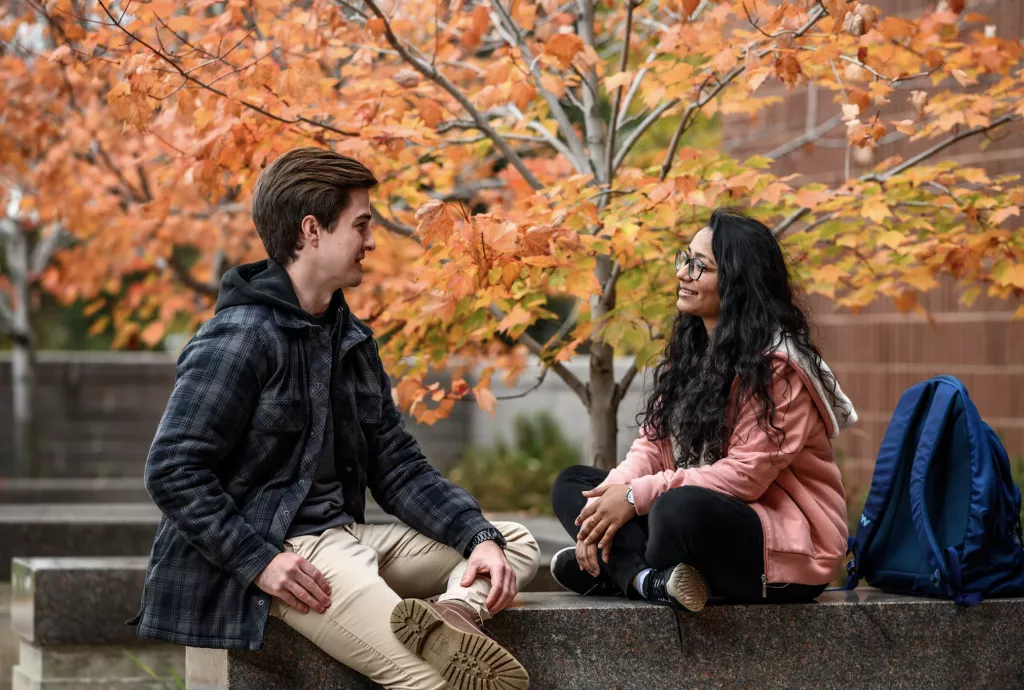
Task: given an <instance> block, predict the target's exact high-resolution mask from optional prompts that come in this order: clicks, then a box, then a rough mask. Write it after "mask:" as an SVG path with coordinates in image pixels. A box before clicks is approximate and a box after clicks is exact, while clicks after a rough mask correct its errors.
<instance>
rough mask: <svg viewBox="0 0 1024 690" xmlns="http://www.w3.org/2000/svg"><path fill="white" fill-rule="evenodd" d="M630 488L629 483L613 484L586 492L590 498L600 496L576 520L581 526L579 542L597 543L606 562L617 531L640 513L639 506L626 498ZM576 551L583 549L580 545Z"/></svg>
mask: <svg viewBox="0 0 1024 690" xmlns="http://www.w3.org/2000/svg"><path fill="white" fill-rule="evenodd" d="M627 491H629V487H628V486H627V485H625V484H610V485H608V486H599V487H597V488H595V489H591V490H590V491H584V492H583V495H584V496H586V497H587V498H597V500H596V501H594V502H593V503H591V504H590V505H588V506H587V507H586V508H584V509H583V512H581V513H580V514H579V517H577V518H576V524H577V525H579V526H580V533H579V535H578V536H577V537H576V543H577V544H580V543H586V544H596V545H597V548H598V549H599V550H600V551H601V559H602V560H603V561H604V562H605V563H607V562H608V558H609V556H610V555H611V550H612V539H613V538H614V537H615V533H616V532H618V531H619V528H621V527H622V526H623V525H624V524H626V523H627V522H629V521H630V520H631V519H632V518H633V517H635V516H636V508H635V507H634V506H633V504H632V503H630V502H629V501H627V500H626V492H627ZM576 553H577V554H578V553H579V548H577V550H576ZM577 560H578V559H577Z"/></svg>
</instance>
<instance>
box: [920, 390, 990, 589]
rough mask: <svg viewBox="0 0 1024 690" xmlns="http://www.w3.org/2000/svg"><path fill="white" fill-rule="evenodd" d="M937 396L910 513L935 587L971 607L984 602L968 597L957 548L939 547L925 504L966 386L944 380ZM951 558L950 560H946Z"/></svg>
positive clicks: (923, 433) (926, 428) (922, 444)
mask: <svg viewBox="0 0 1024 690" xmlns="http://www.w3.org/2000/svg"><path fill="white" fill-rule="evenodd" d="M935 383H936V386H935V393H934V395H933V397H932V400H931V405H930V407H929V410H928V416H927V418H926V419H925V421H924V426H923V427H922V429H921V435H920V437H919V439H918V442H917V451H916V452H915V454H914V464H913V466H912V467H911V470H910V511H911V514H912V515H913V518H914V520H913V522H914V530H915V532H917V540H918V542H919V543H920V545H921V548H922V549H923V550H924V553H925V558H926V559H927V560H928V564H929V565H930V566H931V567H932V568H935V575H934V576H933V579H934V580H935V583H936V584H940V583H941V584H943V585H944V586H945V588H946V590H947V593H948V594H949V595H950V596H952V597H953V599H954V601H956V603H958V604H963V605H965V606H971V605H973V604H976V603H978V602H979V601H981V595H980V594H977V593H972V594H966V593H964V591H963V586H962V581H961V577H960V557H959V555H958V554H957V553H956V549H955V548H954V547H948V548H946V549H945V550H943V548H942V547H941V546H940V544H939V541H938V539H937V538H936V537H935V532H934V531H933V530H932V522H931V518H930V516H929V515H928V505H927V503H926V502H925V495H924V485H925V480H926V479H927V477H928V470H929V469H931V464H932V461H933V460H934V459H935V451H936V448H937V446H938V442H939V440H940V439H941V438H942V433H943V431H945V428H946V423H947V422H948V420H949V419H950V417H951V416H952V415H951V413H952V411H953V408H954V407H955V405H956V399H957V396H958V395H960V394H961V392H962V391H963V384H961V383H960V382H959V381H957V380H956V379H952V380H949V379H948V378H947V377H941V380H937V381H935ZM947 559H948V560H947Z"/></svg>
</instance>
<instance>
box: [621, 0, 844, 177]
mask: <svg viewBox="0 0 1024 690" xmlns="http://www.w3.org/2000/svg"><path fill="white" fill-rule="evenodd" d="M698 9H699V8H698ZM826 14H827V12H826V11H825V8H824V7H822V6H821V5H818V6H817V7H815V8H814V9H813V10H811V13H810V15H809V16H808V18H807V22H806V23H805V24H804V25H803V26H802V27H800V28H799V29H797V30H796V31H794V32H792V33H793V35H794V36H796V37H800V36H803V35H804V34H805V33H807V32H808V31H810V30H811V28H812V27H813V26H814V25H815V24H817V23H818V22H819V21H820V20H821V19H822V18H823V17H824V16H825V15H826ZM752 49H753V47H751V48H748V49H747V50H752ZM744 52H746V51H744ZM769 52H771V51H770V49H765V50H762V51H759V52H758V56H759V57H763V56H764V55H767V54H768V53H769ZM745 70H746V64H745V63H742V62H741V63H740V64H738V65H737V66H736V67H733V68H732V70H730V71H729V73H728V74H727V75H726V76H725V77H724V78H722V79H720V80H718V85H717V86H716V87H715V88H714V89H713V90H712V91H711V92H710V93H709V94H708V96H707V97H706V98H703V99H702V98H701V97H700V94H701V92H702V91H703V89H704V86H705V85H706V84H707V82H708V80H705V82H704V84H702V85H701V88H700V89H698V91H697V98H696V99H695V100H694V101H693V102H692V103H691V104H690V106H689V107H688V108H687V110H686V114H684V116H683V120H682V122H680V129H683V125H685V127H686V128H689V127H690V124H687V118H688V117H695V115H694V113H696V112H699V110H700V109H701V108H703V107H704V105H706V104H707V102H708V101H709V100H711V99H712V98H714V97H715V96H717V95H718V93H719V92H720V91H721V90H722V89H724V88H725V87H726V86H728V85H729V84H730V83H732V81H733V80H734V79H736V77H738V76H739V75H740V74H742V73H743V72H744V71H745ZM713 76H714V75H713V74H712V75H709V79H710V78H711V77H713ZM679 102H680V99H678V98H674V99H672V100H670V101H667V102H665V103H662V104H661V105H659V106H658V108H657V109H655V111H654V112H653V113H651V114H650V115H648V116H647V118H645V119H644V121H643V122H642V123H640V125H639V126H638V127H637V128H636V130H634V131H633V133H632V134H631V135H630V137H629V139H628V140H627V141H626V142H625V143H624V144H623V146H622V148H621V149H620V150H619V152H618V153H617V154H616V156H615V165H614V168H615V169H618V167H619V166H620V165H621V164H622V162H623V161H624V160H625V158H626V155H627V154H628V153H629V151H630V149H632V148H633V146H634V145H635V144H636V142H637V141H638V140H639V139H640V137H641V136H642V135H643V133H644V132H645V131H646V130H647V129H648V128H649V127H650V126H651V125H652V124H654V122H655V121H656V120H657V118H658V117H660V115H661V113H663V112H665V111H666V110H668V109H669V108H672V107H674V106H675V105H677V104H678V103H679ZM683 131H685V129H683ZM679 136H682V132H679ZM673 140H674V141H675V143H676V144H678V141H677V138H676V137H675V136H674V137H673ZM669 154H670V155H666V158H665V164H664V165H663V166H662V170H663V172H664V171H666V167H665V166H668V168H669V169H671V162H672V158H674V157H675V151H674V150H672V149H671V147H670V151H669ZM665 174H667V172H666V173H665Z"/></svg>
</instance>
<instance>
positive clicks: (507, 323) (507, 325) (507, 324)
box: [498, 304, 534, 332]
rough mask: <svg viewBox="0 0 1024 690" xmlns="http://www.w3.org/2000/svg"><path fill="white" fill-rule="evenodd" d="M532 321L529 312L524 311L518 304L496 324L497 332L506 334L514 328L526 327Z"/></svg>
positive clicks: (532, 318)
mask: <svg viewBox="0 0 1024 690" xmlns="http://www.w3.org/2000/svg"><path fill="white" fill-rule="evenodd" d="M533 321H534V316H533V314H531V313H530V312H528V311H526V310H525V309H523V308H522V307H520V306H519V305H518V304H517V305H516V306H514V307H512V311H510V312H509V313H508V314H507V315H506V316H505V318H504V319H502V320H501V323H499V324H498V330H499V331H504V332H508V331H510V330H512V329H513V328H515V327H516V326H526V325H529V324H530V323H532V322H533Z"/></svg>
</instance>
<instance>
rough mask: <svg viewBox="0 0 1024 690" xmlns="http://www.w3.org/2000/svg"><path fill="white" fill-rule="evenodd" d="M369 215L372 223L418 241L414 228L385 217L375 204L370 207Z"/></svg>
mask: <svg viewBox="0 0 1024 690" xmlns="http://www.w3.org/2000/svg"><path fill="white" fill-rule="evenodd" d="M370 215H371V216H372V218H373V222H374V223H377V224H378V225H380V226H381V227H382V228H385V229H386V230H388V231H389V232H393V233H395V234H396V235H401V236H402V237H410V238H412V239H414V240H417V241H419V240H418V239H417V238H416V231H415V230H413V229H412V228H410V227H409V226H408V225H404V224H403V223H399V222H398V221H397V220H392V219H391V218H387V217H385V216H384V215H383V214H382V213H381V212H380V211H378V210H377V207H376V206H371V207H370Z"/></svg>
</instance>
